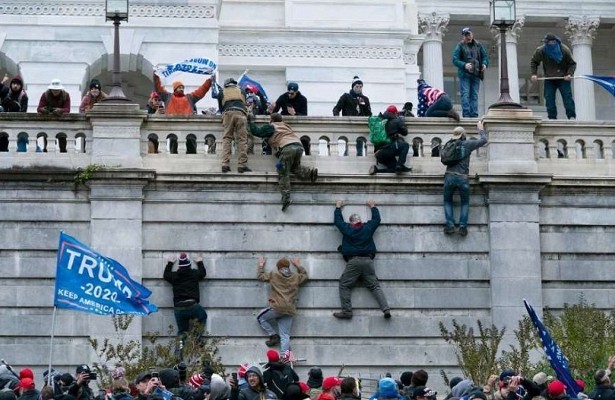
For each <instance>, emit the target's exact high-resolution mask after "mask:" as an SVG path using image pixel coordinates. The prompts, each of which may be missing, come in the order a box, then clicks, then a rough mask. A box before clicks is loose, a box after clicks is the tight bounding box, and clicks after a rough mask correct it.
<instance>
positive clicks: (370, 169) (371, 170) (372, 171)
mask: <svg viewBox="0 0 615 400" xmlns="http://www.w3.org/2000/svg"><path fill="white" fill-rule="evenodd" d="M376 171H377V168H376V166H375V165H372V166H371V167H369V174H370V175H376Z"/></svg>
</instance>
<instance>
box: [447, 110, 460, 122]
mask: <svg viewBox="0 0 615 400" xmlns="http://www.w3.org/2000/svg"><path fill="white" fill-rule="evenodd" d="M446 116H447V117H449V118H452V119H454V120H455V121H457V122H459V121H460V119H461V118H459V113H458V112H457V111H455V110H454V109H452V110H451V111H449V112H448V113H446Z"/></svg>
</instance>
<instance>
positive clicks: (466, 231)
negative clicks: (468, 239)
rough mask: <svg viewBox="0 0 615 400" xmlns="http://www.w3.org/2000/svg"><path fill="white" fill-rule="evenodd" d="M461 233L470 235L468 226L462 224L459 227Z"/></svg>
mask: <svg viewBox="0 0 615 400" xmlns="http://www.w3.org/2000/svg"><path fill="white" fill-rule="evenodd" d="M459 234H460V235H461V236H468V228H467V227H465V226H460V227H459Z"/></svg>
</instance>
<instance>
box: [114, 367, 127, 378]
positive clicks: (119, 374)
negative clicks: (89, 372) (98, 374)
mask: <svg viewBox="0 0 615 400" xmlns="http://www.w3.org/2000/svg"><path fill="white" fill-rule="evenodd" d="M125 376H126V368H124V367H117V368H115V369H114V370H113V372H112V373H111V377H112V378H113V379H120V378H123V377H125Z"/></svg>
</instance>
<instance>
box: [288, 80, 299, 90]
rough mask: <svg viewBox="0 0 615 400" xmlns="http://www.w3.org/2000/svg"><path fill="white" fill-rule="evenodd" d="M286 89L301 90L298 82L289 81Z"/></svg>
mask: <svg viewBox="0 0 615 400" xmlns="http://www.w3.org/2000/svg"><path fill="white" fill-rule="evenodd" d="M286 89H288V90H292V91H294V92H296V91H297V90H299V84H298V83H297V82H288V86H287V87H286Z"/></svg>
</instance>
